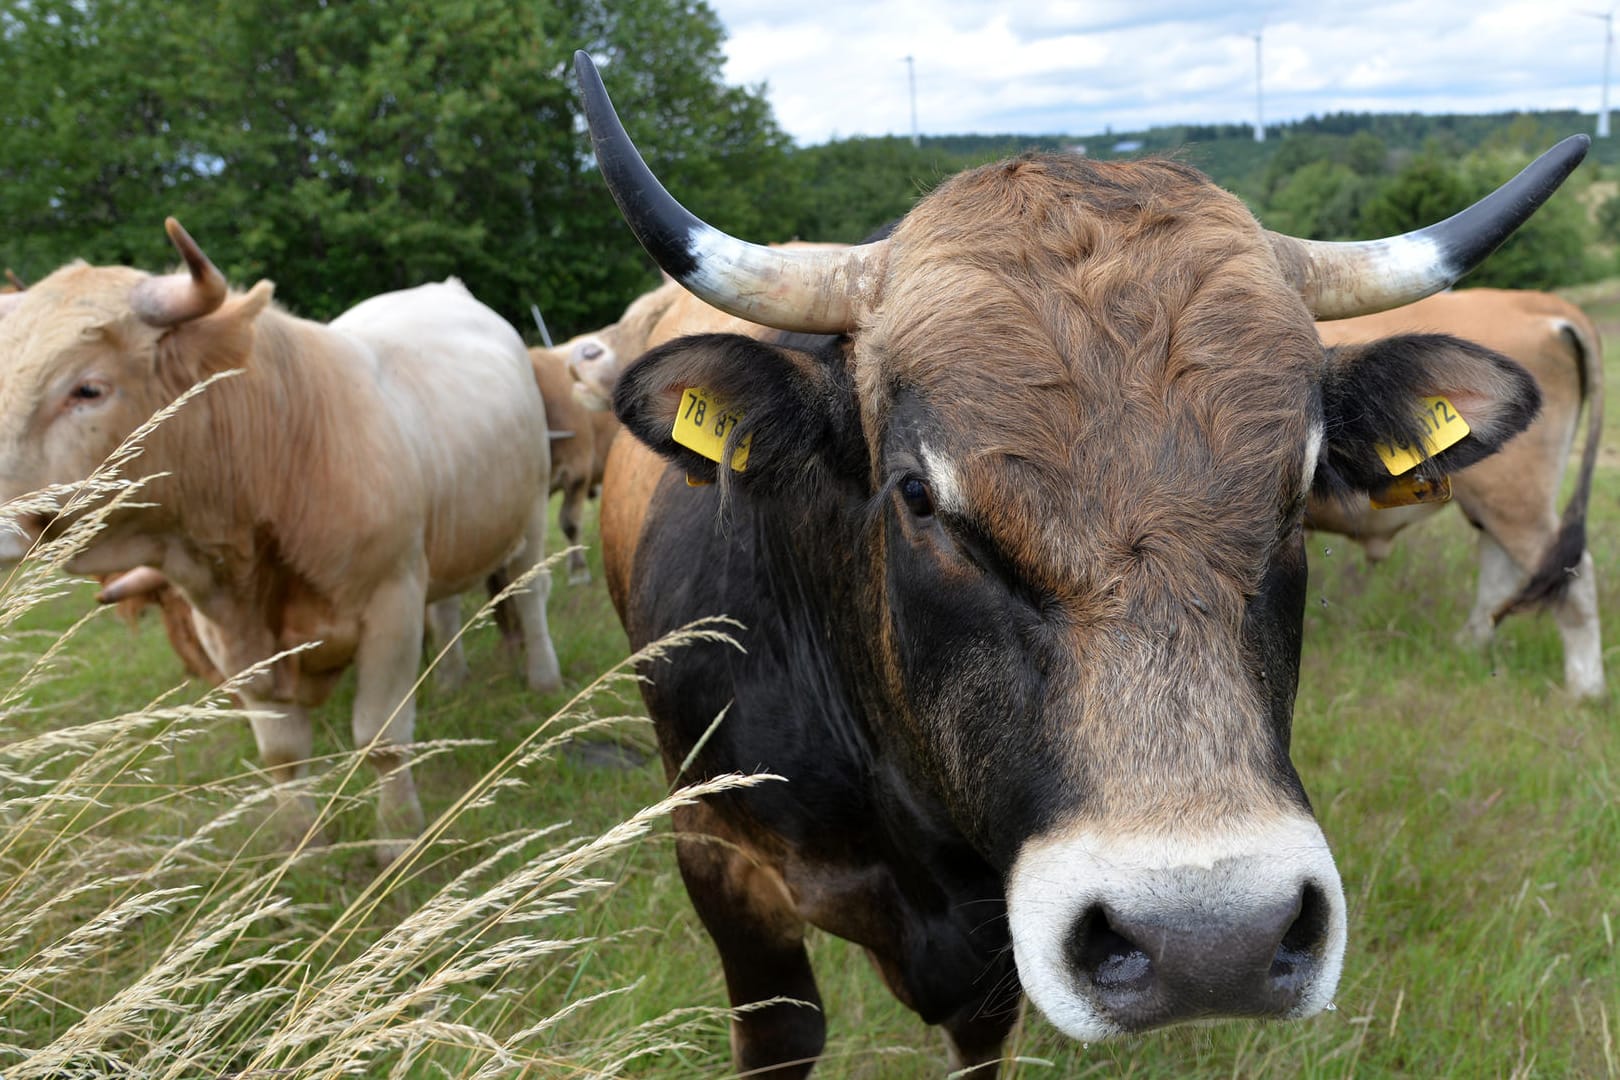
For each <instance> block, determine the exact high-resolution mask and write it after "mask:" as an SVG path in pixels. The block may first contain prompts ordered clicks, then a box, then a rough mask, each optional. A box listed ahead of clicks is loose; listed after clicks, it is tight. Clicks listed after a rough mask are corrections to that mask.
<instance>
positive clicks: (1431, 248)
mask: <svg viewBox="0 0 1620 1080" xmlns="http://www.w3.org/2000/svg"><path fill="white" fill-rule="evenodd" d="M1591 145H1592V140H1591V139H1589V138H1587V137H1586V136H1585V135H1571V136H1570V137H1569V138H1567V139H1565V140H1564V141H1563V142H1560V143H1559V144H1558V145H1557V146H1554V147H1553V148H1552V149H1551V150H1548V151H1547V152H1546V153H1545V154H1542V155H1541V156H1540V157H1538V158H1537V159H1536V160H1534V161H1532V162H1531V163H1530V164H1529V165H1528V166H1527V167H1526V168H1525V170H1524V171H1523V172H1521V173H1519V175H1518V176H1515V177H1514V178H1513V179H1511V180H1509V181H1508V182H1507V183H1505V184H1503V185H1502V186H1501V187H1499V188H1497V189H1496V190H1495V191H1493V192H1491V193H1490V194H1489V195H1487V196H1485V197H1484V198H1483V199H1481V200H1479V202H1477V203H1475V204H1474V205H1473V206H1470V207H1469V208H1468V209H1466V210H1464V211H1462V212H1461V213H1458V214H1454V215H1452V216H1451V217H1449V218H1447V219H1446V220H1444V221H1442V222H1440V223H1438V224H1435V225H1430V226H1428V227H1427V228H1423V229H1418V230H1416V231H1414V232H1409V233H1404V234H1402V235H1400V236H1392V237H1389V238H1388V239H1384V240H1367V241H1362V242H1360V243H1325V242H1323V241H1319V240H1300V239H1298V238H1296V237H1292V236H1284V235H1282V234H1280V233H1268V234H1267V235H1268V236H1269V238H1270V240H1271V245H1272V250H1273V251H1275V252H1276V255H1277V260H1278V261H1279V262H1280V263H1281V264H1282V268H1283V272H1284V273H1285V274H1286V275H1287V276H1288V278H1289V280H1290V281H1291V282H1292V283H1293V285H1294V287H1295V288H1297V289H1298V290H1299V292H1300V295H1301V296H1303V297H1304V298H1305V304H1306V306H1307V307H1309V308H1310V309H1311V312H1312V314H1314V315H1315V316H1316V317H1317V318H1318V319H1348V318H1350V317H1351V316H1354V315H1368V314H1371V313H1372V312H1375V311H1383V310H1385V309H1386V308H1392V307H1399V306H1401V305H1402V304H1410V303H1413V302H1414V301H1417V300H1421V299H1423V298H1424V297H1425V296H1428V295H1430V294H1431V293H1437V292H1439V291H1440V290H1441V289H1444V288H1447V287H1448V286H1450V285H1451V284H1452V282H1454V281H1456V280H1457V279H1458V278H1460V277H1462V276H1463V275H1464V274H1466V273H1468V271H1470V270H1472V269H1473V268H1474V267H1476V266H1478V265H1479V264H1480V263H1482V262H1484V261H1485V257H1486V256H1487V255H1489V254H1490V253H1491V252H1493V251H1495V250H1496V249H1497V248H1498V247H1499V246H1500V245H1501V244H1502V241H1504V240H1506V239H1507V238H1508V237H1509V236H1511V235H1512V234H1513V230H1514V229H1517V228H1518V227H1519V226H1520V225H1523V224H1524V223H1525V221H1526V220H1528V219H1529V217H1530V215H1531V214H1533V213H1535V211H1536V210H1537V208H1539V207H1540V206H1541V204H1542V203H1544V202H1546V201H1547V200H1548V199H1549V198H1551V197H1552V193H1553V192H1554V191H1557V190H1558V185H1559V184H1562V183H1563V182H1564V179H1565V178H1566V177H1567V176H1569V174H1570V173H1572V172H1574V171H1575V166H1577V165H1579V164H1580V163H1581V159H1582V158H1583V157H1585V156H1586V151H1587V148H1588V147H1590V146H1591Z"/></svg>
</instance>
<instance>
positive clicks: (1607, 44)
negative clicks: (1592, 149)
mask: <svg viewBox="0 0 1620 1080" xmlns="http://www.w3.org/2000/svg"><path fill="white" fill-rule="evenodd" d="M1575 14H1577V15H1585V16H1586V17H1587V18H1588V19H1602V20H1603V107H1602V108H1601V109H1599V110H1598V118H1597V137H1598V138H1600V139H1607V138H1608V137H1609V58H1610V57H1611V56H1613V54H1614V8H1612V7H1611V8H1610V9H1609V10H1608V11H1577V12H1576V13H1575Z"/></svg>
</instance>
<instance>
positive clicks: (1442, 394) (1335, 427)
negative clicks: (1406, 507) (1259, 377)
mask: <svg viewBox="0 0 1620 1080" xmlns="http://www.w3.org/2000/svg"><path fill="white" fill-rule="evenodd" d="M1434 398H1441V399H1444V401H1443V403H1439V404H1436V403H1434V402H1433V401H1432V399H1434ZM1540 408H1541V391H1540V389H1539V388H1538V387H1537V386H1536V381H1535V379H1533V378H1531V376H1530V373H1529V372H1527V371H1525V370H1524V368H1522V367H1520V366H1519V365H1518V364H1516V363H1514V362H1513V361H1512V360H1510V359H1508V358H1507V357H1506V356H1503V355H1502V354H1501V353H1498V352H1494V351H1492V350H1491V349H1487V348H1485V347H1484V346H1481V345H1475V344H1474V343H1472V342H1469V341H1463V340H1461V339H1460V338H1455V337H1451V336H1449V335H1446V334H1403V335H1400V336H1397V337H1389V338H1384V339H1382V340H1380V341H1374V342H1370V343H1368V344H1365V345H1340V346H1336V347H1334V348H1330V349H1328V351H1327V369H1326V374H1325V376H1324V378H1323V380H1322V413H1323V419H1324V421H1325V423H1326V431H1325V435H1324V440H1323V446H1322V453H1321V457H1320V459H1319V460H1318V464H1317V468H1316V477H1315V480H1314V482H1313V484H1312V492H1313V493H1314V494H1317V495H1325V496H1339V497H1343V496H1347V495H1350V494H1352V493H1356V492H1372V493H1374V494H1376V493H1377V492H1379V491H1381V490H1383V489H1384V488H1386V487H1388V486H1389V484H1390V483H1391V482H1392V481H1393V480H1394V479H1395V476H1396V473H1393V472H1391V468H1390V466H1389V465H1387V464H1386V463H1385V460H1384V458H1383V457H1382V456H1381V455H1380V453H1379V447H1380V446H1382V447H1385V448H1388V447H1402V446H1405V447H1413V448H1421V447H1423V446H1424V445H1425V436H1426V435H1427V434H1428V433H1429V432H1430V431H1431V430H1434V429H1436V428H1440V429H1443V430H1446V429H1449V430H1450V431H1451V432H1452V433H1455V432H1456V431H1460V430H1461V429H1460V428H1457V427H1455V424H1454V421H1453V420H1451V419H1449V417H1451V416H1454V415H1460V416H1461V417H1462V419H1463V420H1464V421H1466V422H1467V426H1468V434H1467V435H1464V436H1463V437H1462V438H1461V439H1458V440H1457V441H1455V442H1452V443H1450V444H1449V445H1446V446H1444V448H1443V449H1441V450H1439V451H1438V452H1437V453H1435V454H1434V456H1433V457H1428V456H1427V454H1426V452H1424V451H1422V450H1418V451H1417V457H1418V459H1419V460H1420V462H1421V463H1420V464H1419V465H1418V466H1417V467H1416V472H1417V474H1418V475H1419V476H1423V477H1428V478H1437V477H1439V476H1440V475H1442V474H1444V473H1452V472H1456V471H1457V470H1459V469H1463V468H1466V467H1468V466H1469V465H1472V464H1473V463H1474V462H1476V461H1479V460H1480V459H1482V458H1486V457H1489V456H1490V455H1492V454H1494V453H1496V452H1497V451H1498V450H1500V449H1501V448H1502V447H1503V445H1505V444H1506V443H1507V441H1508V440H1509V439H1511V438H1513V436H1515V435H1517V434H1518V433H1519V432H1521V431H1523V430H1524V429H1525V428H1526V427H1528V426H1529V424H1530V421H1532V420H1533V419H1535V416H1536V412H1537V410H1539V409H1540ZM1439 441H1440V442H1441V443H1445V442H1446V438H1445V437H1444V435H1442V436H1441V437H1440V439H1439ZM1398 464H1402V463H1398ZM1399 471H1400V472H1402V473H1405V472H1408V471H1411V470H1410V469H1405V468H1403V469H1400V470H1399Z"/></svg>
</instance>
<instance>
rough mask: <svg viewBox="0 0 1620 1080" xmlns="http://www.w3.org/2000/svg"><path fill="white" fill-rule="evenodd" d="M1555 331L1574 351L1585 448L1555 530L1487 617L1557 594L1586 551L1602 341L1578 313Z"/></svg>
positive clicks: (1599, 423)
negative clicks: (1519, 584) (1518, 585)
mask: <svg viewBox="0 0 1620 1080" xmlns="http://www.w3.org/2000/svg"><path fill="white" fill-rule="evenodd" d="M1559 331H1560V332H1561V333H1562V334H1563V336H1564V338H1565V339H1566V340H1567V341H1568V342H1569V343H1570V345H1571V346H1572V347H1573V349H1574V351H1575V359H1576V370H1577V371H1578V372H1579V374H1580V381H1581V399H1582V400H1583V401H1584V402H1585V403H1586V447H1585V449H1584V450H1583V451H1582V453H1581V468H1580V472H1579V474H1577V476H1576V478H1575V490H1574V492H1573V493H1571V495H1570V497H1569V504H1568V505H1567V506H1565V507H1564V517H1563V520H1562V521H1561V522H1560V524H1559V527H1558V535H1557V536H1556V537H1554V538H1553V542H1552V544H1550V545H1549V546H1548V548H1547V551H1546V553H1545V554H1543V555H1542V557H1541V565H1540V566H1538V567H1537V568H1536V572H1535V573H1534V574H1532V575H1531V576H1530V580H1529V581H1527V582H1525V584H1524V588H1522V589H1520V590H1519V593H1518V595H1517V596H1515V597H1513V599H1511V600H1509V601H1507V602H1506V603H1504V604H1503V605H1502V606H1501V607H1499V608H1497V609H1496V612H1495V613H1494V614H1493V616H1492V619H1493V621H1501V619H1503V618H1504V617H1506V616H1508V615H1512V614H1514V613H1515V612H1519V611H1529V610H1533V609H1536V608H1540V607H1545V606H1547V605H1549V604H1554V603H1556V602H1558V601H1559V600H1561V599H1563V597H1564V594H1565V593H1567V592H1568V591H1569V586H1570V583H1571V582H1572V581H1574V580H1575V576H1576V575H1577V574H1578V573H1580V568H1581V557H1582V556H1583V555H1584V554H1585V553H1586V511H1587V506H1588V504H1589V503H1590V502H1591V497H1592V473H1593V472H1594V470H1595V469H1596V468H1597V455H1598V438H1599V435H1600V434H1601V433H1602V430H1603V343H1602V341H1600V340H1599V338H1598V333H1597V329H1596V328H1595V327H1594V326H1593V325H1592V324H1591V322H1590V321H1589V320H1587V319H1586V318H1585V317H1584V316H1583V317H1581V318H1579V319H1564V320H1560V325H1559Z"/></svg>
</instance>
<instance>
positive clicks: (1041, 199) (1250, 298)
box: [854, 155, 1322, 614]
mask: <svg viewBox="0 0 1620 1080" xmlns="http://www.w3.org/2000/svg"><path fill="white" fill-rule="evenodd" d="M857 340H858V342H859V344H858V345H857V350H856V355H855V358H854V363H855V365H856V377H857V379H858V381H859V384H860V386H861V391H862V392H861V399H862V401H863V402H865V403H866V410H867V412H866V417H865V420H866V426H867V431H868V437H869V439H871V440H872V443H873V450H874V460H882V454H881V453H880V450H881V446H882V444H883V440H884V439H885V438H886V437H887V436H888V435H889V433H888V432H887V431H885V430H879V427H880V425H881V423H882V420H881V419H880V418H885V417H890V416H891V412H892V409H893V403H894V402H895V401H896V400H897V398H898V397H899V396H900V395H902V394H910V395H913V396H915V398H916V399H917V400H918V402H919V403H920V409H921V411H922V412H923V413H925V414H927V415H928V419H924V420H922V421H920V426H919V435H918V438H920V439H921V441H923V442H925V443H929V444H930V447H931V451H932V452H934V453H936V454H941V455H943V456H944V458H946V459H949V460H950V461H951V462H952V463H953V464H954V469H955V473H956V475H955V477H954V479H955V480H956V482H957V484H958V485H959V489H960V492H961V495H962V498H963V502H964V504H965V508H966V511H967V512H968V513H969V514H971V513H972V512H973V510H974V508H975V507H987V506H994V507H996V508H997V514H996V516H997V518H998V520H997V521H995V522H985V523H984V525H985V526H986V527H989V528H992V529H993V530H994V532H995V533H996V534H997V535H998V537H1000V538H1002V539H1003V540H1004V542H1005V543H1007V544H1008V545H1010V547H1011V549H1012V553H1013V554H1014V555H1015V556H1016V555H1018V554H1020V550H1019V549H1023V551H1022V554H1023V555H1024V556H1025V557H1023V558H1019V560H1018V561H1019V562H1020V563H1022V564H1023V567H1024V568H1026V569H1031V570H1035V571H1037V572H1039V573H1042V574H1047V575H1050V577H1051V580H1046V581H1041V582H1040V583H1039V584H1040V585H1041V586H1043V587H1045V588H1047V589H1049V590H1051V591H1052V592H1053V593H1054V594H1055V595H1058V596H1064V595H1068V596H1070V597H1072V598H1074V599H1080V597H1078V596H1075V595H1074V594H1075V593H1076V591H1080V592H1083V593H1089V594H1092V595H1093V596H1094V597H1097V598H1099V599H1101V598H1103V597H1113V598H1115V599H1116V600H1117V601H1119V602H1121V603H1123V602H1125V601H1127V600H1129V599H1130V597H1129V596H1128V595H1127V594H1129V593H1135V594H1136V599H1138V600H1143V601H1147V602H1149V603H1152V602H1153V600H1154V599H1155V596H1154V595H1153V594H1158V595H1157V597H1156V599H1158V600H1160V601H1164V600H1167V599H1168V597H1167V596H1166V595H1165V593H1166V592H1167V589H1166V588H1157V589H1156V588H1152V587H1151V585H1152V584H1153V582H1154V581H1158V582H1159V584H1160V585H1162V586H1168V584H1169V580H1170V579H1174V578H1181V580H1183V581H1185V578H1184V577H1182V575H1180V574H1178V573H1177V571H1178V569H1179V570H1182V571H1186V570H1187V569H1189V568H1191V567H1192V566H1197V567H1198V569H1199V571H1200V577H1201V578H1203V577H1206V576H1207V575H1208V572H1209V571H1211V570H1213V571H1214V572H1215V574H1216V575H1217V577H1219V578H1220V579H1221V580H1223V581H1224V582H1226V583H1228V584H1230V585H1231V586H1232V587H1233V588H1232V591H1233V592H1235V593H1241V592H1242V591H1244V590H1246V589H1248V588H1250V587H1252V581H1250V580H1249V579H1250V577H1251V576H1252V574H1253V573H1254V572H1255V571H1256V569H1257V567H1258V566H1259V565H1260V561H1259V560H1258V559H1257V558H1256V556H1257V554H1259V553H1263V552H1264V551H1266V550H1269V548H1270V546H1271V544H1272V543H1274V542H1275V537H1276V534H1277V526H1278V523H1279V517H1280V515H1281V514H1282V513H1284V512H1286V510H1285V508H1290V507H1293V505H1294V504H1295V502H1296V501H1297V500H1298V499H1299V498H1300V495H1301V492H1300V490H1299V488H1300V485H1301V483H1302V468H1303V456H1304V452H1305V451H1304V446H1305V443H1306V438H1307V427H1308V424H1309V422H1310V417H1311V412H1312V404H1311V393H1312V391H1311V386H1312V382H1313V380H1314V378H1315V376H1316V375H1317V374H1318V370H1319V367H1320V365H1321V362H1322V353H1321V349H1320V346H1319V345H1318V343H1317V339H1316V336H1315V331H1314V329H1313V326H1312V323H1311V318H1310V315H1309V314H1308V313H1307V311H1306V310H1305V307H1304V306H1303V304H1302V303H1301V301H1300V300H1299V298H1298V296H1297V294H1296V293H1295V292H1294V291H1293V290H1292V289H1290V288H1288V287H1287V286H1286V285H1285V284H1284V282H1283V280H1282V278H1281V276H1280V274H1279V271H1278V269H1277V266H1276V263H1275V261H1274V259H1273V257H1272V254H1271V250H1270V247H1269V245H1268V243H1267V241H1266V239H1265V234H1264V233H1263V232H1262V231H1261V229H1260V227H1259V225H1258V224H1257V223H1256V222H1255V220H1254V218H1253V217H1252V216H1251V215H1250V214H1249V212H1248V211H1247V210H1246V209H1245V208H1244V207H1243V205H1242V204H1241V203H1240V202H1239V201H1238V200H1237V199H1235V198H1233V197H1232V196H1230V195H1228V194H1226V193H1224V192H1222V191H1220V190H1219V189H1217V188H1216V187H1215V186H1214V185H1212V184H1211V183H1210V182H1209V181H1208V180H1207V179H1205V178H1204V177H1203V176H1202V175H1201V174H1199V173H1198V172H1197V171H1196V170H1194V169H1191V168H1188V167H1186V166H1183V165H1180V164H1177V163H1174V162H1167V161H1144V162H1134V163H1096V162H1089V161H1086V160H1084V159H1082V158H1078V157H1072V156H1047V155H1042V156H1031V157H1025V158H1021V159H1018V160H1016V161H1011V162H1004V163H1000V164H996V165H992V166H986V167H984V168H980V169H976V170H973V171H971V172H967V173H963V174H961V175H959V176H957V177H955V178H953V179H952V180H950V181H948V182H947V183H945V184H943V185H941V186H940V187H939V188H938V189H937V190H936V191H935V192H934V193H933V194H931V195H930V196H929V197H928V198H927V199H925V200H924V201H922V202H921V203H919V205H918V206H917V207H916V209H915V210H913V211H912V213H911V214H910V215H909V216H908V217H907V218H906V219H905V221H904V222H902V223H901V225H900V226H899V227H898V229H897V230H896V231H895V233H894V238H893V254H892V257H891V261H890V263H889V268H888V278H887V282H886V285H885V289H884V292H883V296H882V299H881V302H880V303H879V304H878V305H877V306H876V307H875V308H874V310H873V311H872V313H871V315H870V317H869V319H868V321H867V325H866V326H865V327H864V328H863V333H862V334H861V335H860V336H859V337H858V338H857ZM929 432H932V433H931V434H930V433H929ZM1009 511H1010V512H1009ZM1035 549H1038V550H1035ZM1127 581H1130V582H1135V583H1137V584H1138V585H1141V586H1143V587H1141V588H1133V589H1129V590H1126V589H1121V588H1120V587H1119V586H1121V585H1122V584H1125V583H1126V582H1127ZM1235 598H1236V597H1234V599H1235ZM1211 599H1213V598H1211ZM1155 606H1157V605H1155ZM1119 613H1120V614H1124V612H1123V611H1121V612H1119Z"/></svg>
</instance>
